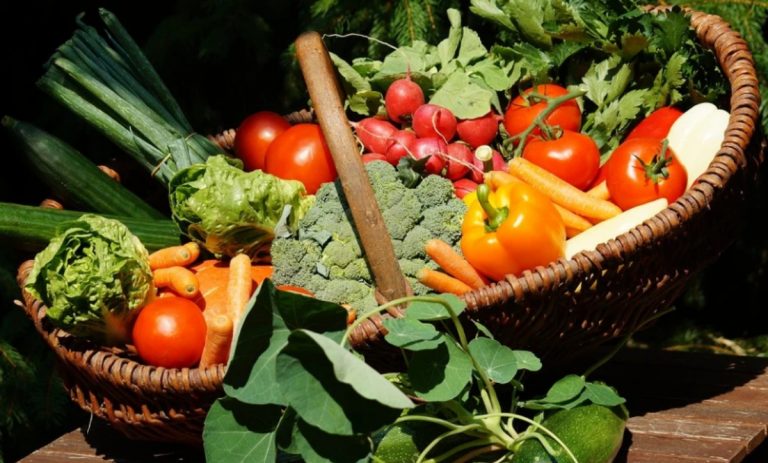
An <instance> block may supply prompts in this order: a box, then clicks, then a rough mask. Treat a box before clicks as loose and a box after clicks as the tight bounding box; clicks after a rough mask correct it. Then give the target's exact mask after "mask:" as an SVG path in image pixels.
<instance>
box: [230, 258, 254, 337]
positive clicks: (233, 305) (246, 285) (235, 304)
mask: <svg viewBox="0 0 768 463" xmlns="http://www.w3.org/2000/svg"><path fill="white" fill-rule="evenodd" d="M252 289H253V282H252V280H251V258H250V257H248V256H247V255H246V254H238V255H236V256H235V257H233V258H232V259H231V260H230V261H229V280H228V281H227V313H228V314H229V316H230V317H231V318H232V322H233V323H234V324H235V325H237V324H238V323H239V322H240V317H241V316H242V314H243V311H244V310H245V306H246V305H248V299H250V298H251V290H252Z"/></svg>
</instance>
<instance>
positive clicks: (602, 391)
mask: <svg viewBox="0 0 768 463" xmlns="http://www.w3.org/2000/svg"><path fill="white" fill-rule="evenodd" d="M585 388H586V390H585V392H586V396H587V399H589V400H590V401H591V402H592V403H594V404H597V405H605V406H606V407H613V406H615V405H620V404H623V403H624V402H626V400H624V398H623V397H621V396H620V395H619V394H617V393H616V391H614V390H613V388H611V387H610V386H606V385H605V384H599V383H587V384H586V385H585Z"/></svg>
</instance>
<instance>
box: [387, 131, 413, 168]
mask: <svg viewBox="0 0 768 463" xmlns="http://www.w3.org/2000/svg"><path fill="white" fill-rule="evenodd" d="M414 140H416V134H415V133H413V132H412V131H410V130H398V131H397V132H395V133H394V135H392V137H391V138H390V142H389V145H388V148H387V149H386V151H385V152H384V154H385V155H386V156H387V162H389V163H390V164H392V165H393V166H396V165H397V163H398V162H400V158H402V157H403V156H407V155H408V150H409V149H410V148H409V146H410V145H411V143H413V142H414Z"/></svg>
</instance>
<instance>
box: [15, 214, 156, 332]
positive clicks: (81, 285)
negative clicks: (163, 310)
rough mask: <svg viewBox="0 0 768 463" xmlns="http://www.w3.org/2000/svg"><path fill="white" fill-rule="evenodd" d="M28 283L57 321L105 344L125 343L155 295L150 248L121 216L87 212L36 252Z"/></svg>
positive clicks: (27, 285) (58, 323)
mask: <svg viewBox="0 0 768 463" xmlns="http://www.w3.org/2000/svg"><path fill="white" fill-rule="evenodd" d="M26 289H27V291H29V292H30V293H31V294H32V295H33V296H35V297H36V298H38V299H40V300H41V301H43V302H44V303H45V305H46V306H47V310H46V316H47V317H48V319H49V320H50V321H51V322H52V323H53V324H54V325H55V326H58V327H60V328H62V329H64V330H65V331H67V332H69V333H71V334H73V335H75V336H79V337H85V338H89V339H93V340H94V341H96V342H99V343H101V344H105V345H115V344H121V343H125V342H127V341H128V339H129V333H130V327H131V324H132V322H133V320H134V318H135V316H136V315H137V314H138V312H139V309H140V308H141V307H143V306H144V305H145V304H146V303H147V302H148V300H149V298H150V297H152V295H153V293H154V286H153V285H152V271H151V270H150V268H149V254H148V252H147V250H146V248H145V247H144V245H142V244H141V241H139V239H138V238H137V237H136V236H134V235H133V234H131V232H130V231H129V230H128V228H127V227H126V226H125V225H123V224H122V223H121V222H119V221H117V220H112V219H106V218H104V217H100V216H97V215H92V214H84V215H83V216H81V217H80V218H79V219H78V220H76V221H74V222H72V223H70V224H69V225H68V228H66V229H65V230H64V231H63V232H62V233H60V234H58V235H57V236H55V237H54V238H53V239H51V241H50V243H49V244H48V246H47V247H46V248H45V249H43V250H42V251H40V252H39V253H38V254H37V255H36V256H35V265H34V267H33V269H32V271H31V273H30V275H29V278H28V279H27V284H26Z"/></svg>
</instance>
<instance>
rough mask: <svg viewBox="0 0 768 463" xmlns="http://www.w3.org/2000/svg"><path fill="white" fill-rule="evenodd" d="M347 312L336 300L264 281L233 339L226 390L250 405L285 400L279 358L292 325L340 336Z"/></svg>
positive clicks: (279, 402)
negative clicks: (297, 292)
mask: <svg viewBox="0 0 768 463" xmlns="http://www.w3.org/2000/svg"><path fill="white" fill-rule="evenodd" d="M346 318H347V311H346V310H345V309H344V308H343V307H341V306H339V305H336V304H333V303H330V302H325V301H321V300H319V299H313V298H308V297H304V296H301V295H299V294H294V293H291V292H287V291H278V290H277V289H276V288H275V286H274V284H273V283H272V281H271V280H265V281H264V282H263V283H262V284H261V285H259V288H258V289H257V292H256V294H255V295H254V296H253V297H252V298H251V301H250V302H249V306H248V307H247V308H246V314H245V316H244V317H243V322H242V323H241V326H240V329H239V330H238V331H237V335H236V336H235V338H234V339H233V341H232V345H233V346H234V348H233V349H232V352H231V353H230V360H229V367H228V368H227V374H226V376H225V377H224V392H226V394H227V395H228V396H230V397H234V398H236V399H238V400H239V401H241V402H245V403H249V404H279V405H285V404H286V403H285V401H284V399H283V395H282V393H281V392H280V388H279V386H278V383H277V371H276V367H275V360H276V359H277V355H278V353H279V352H280V350H281V349H282V348H283V347H285V345H286V344H287V342H288V335H289V334H290V331H291V330H292V329H298V328H308V329H312V330H314V331H317V332H327V333H328V334H329V335H331V336H335V337H337V338H339V339H340V337H341V336H342V335H343V333H344V330H345V328H346Z"/></svg>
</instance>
